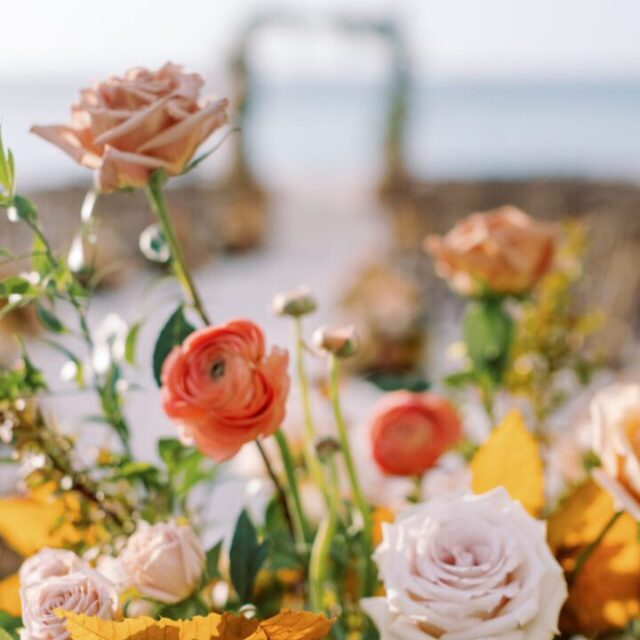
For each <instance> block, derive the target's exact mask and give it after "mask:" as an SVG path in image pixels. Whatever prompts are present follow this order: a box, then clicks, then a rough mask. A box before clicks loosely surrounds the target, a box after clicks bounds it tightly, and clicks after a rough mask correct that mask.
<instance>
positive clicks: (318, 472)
mask: <svg viewBox="0 0 640 640" xmlns="http://www.w3.org/2000/svg"><path fill="white" fill-rule="evenodd" d="M294 328H295V362H296V372H297V375H298V384H299V386H300V397H301V399H302V412H303V419H304V435H305V443H304V445H305V446H304V459H305V463H306V465H307V469H308V470H309V473H310V474H311V477H312V478H313V481H314V482H315V484H316V486H317V487H318V488H319V489H320V491H321V492H322V494H323V496H324V498H325V502H326V503H327V506H330V505H329V496H328V493H327V487H326V485H325V481H324V474H323V473H322V466H321V465H320V462H319V461H318V458H317V457H316V451H315V443H314V440H315V431H316V429H315V425H314V421H313V412H312V410H311V398H310V394H309V379H308V378H307V372H306V370H305V366H304V336H303V332H302V320H301V319H300V318H299V317H296V318H294Z"/></svg>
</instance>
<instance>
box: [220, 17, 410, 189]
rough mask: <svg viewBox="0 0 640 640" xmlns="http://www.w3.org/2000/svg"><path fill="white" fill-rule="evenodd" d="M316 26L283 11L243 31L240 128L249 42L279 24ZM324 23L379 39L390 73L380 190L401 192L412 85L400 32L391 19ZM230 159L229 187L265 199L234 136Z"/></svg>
mask: <svg viewBox="0 0 640 640" xmlns="http://www.w3.org/2000/svg"><path fill="white" fill-rule="evenodd" d="M318 24H319V23H318V22H317V21H314V20H313V19H309V18H308V17H307V16H306V15H303V14H300V13H296V12H293V11H287V10H276V11H272V12H268V13H263V14H261V15H258V16H255V17H254V18H253V19H251V20H250V22H249V23H248V24H247V25H246V27H245V28H244V30H243V32H242V34H241V36H240V38H239V39H238V44H237V46H236V49H235V52H234V53H233V54H232V58H231V72H232V76H233V84H234V87H233V96H232V105H233V109H234V111H233V114H232V118H231V119H232V122H234V123H235V124H236V126H238V127H239V128H240V129H241V130H246V129H245V126H244V125H245V124H246V122H247V121H248V119H249V117H250V114H251V106H252V104H253V96H254V82H253V80H254V75H253V72H252V70H251V65H250V61H249V52H250V48H251V44H252V43H253V42H254V40H255V38H256V37H257V35H258V34H260V33H261V32H263V31H265V30H267V29H269V28H272V27H278V26H285V27H291V28H297V29H300V28H314V27H316V26H317V25H318ZM324 24H325V25H328V26H330V27H331V28H333V29H334V30H335V31H336V32H337V33H344V34H346V35H349V36H351V37H369V38H375V39H377V40H378V41H379V42H380V43H381V44H382V45H383V46H384V47H385V49H386V50H387V54H388V57H389V60H390V64H391V74H390V77H389V78H388V83H387V97H386V103H387V104H386V117H385V122H386V125H385V132H384V139H383V148H382V149H381V153H382V154H383V158H384V170H383V174H382V177H381V191H382V192H383V193H384V192H387V191H395V190H397V189H403V188H405V187H406V185H407V184H408V175H407V165H406V161H405V155H404V133H405V126H406V119H407V118H406V116H407V103H408V93H409V85H410V73H409V68H410V64H409V55H408V51H407V47H406V43H405V39H404V36H403V34H402V30H401V29H400V27H399V26H398V24H397V23H396V21H394V20H392V19H374V18H361V17H358V18H356V17H351V16H346V15H335V16H330V17H329V18H328V19H327V20H326V21H325V22H324ZM233 144H234V149H233V158H232V164H231V170H230V173H229V176H228V180H229V186H230V187H231V188H236V189H239V190H240V191H242V190H246V192H247V193H253V194H255V196H257V195H258V194H260V195H261V197H264V195H265V192H264V189H263V188H262V187H261V186H260V184H259V182H258V180H257V178H256V177H255V175H254V174H253V172H252V170H251V167H250V164H249V161H248V150H247V139H246V136H243V135H239V136H235V138H234V143H233Z"/></svg>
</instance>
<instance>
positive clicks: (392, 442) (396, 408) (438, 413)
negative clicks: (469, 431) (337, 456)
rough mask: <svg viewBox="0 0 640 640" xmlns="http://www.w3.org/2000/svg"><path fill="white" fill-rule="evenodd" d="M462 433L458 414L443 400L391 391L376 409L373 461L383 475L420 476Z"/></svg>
mask: <svg viewBox="0 0 640 640" xmlns="http://www.w3.org/2000/svg"><path fill="white" fill-rule="evenodd" d="M461 432H462V428H461V425H460V420H459V418H458V415H457V414H456V412H455V410H454V409H453V407H452V406H451V405H450V404H449V403H448V402H447V401H446V400H444V399H443V398H440V397H438V396H436V395H433V394H431V393H410V392H409V391H394V392H392V393H389V394H387V395H386V396H385V397H384V398H383V399H382V400H381V401H380V402H379V403H378V405H377V407H376V409H375V414H374V417H373V420H372V422H371V431H370V440H371V448H372V453H373V458H374V460H375V461H376V463H377V465H378V466H379V467H380V469H381V470H382V471H383V472H384V473H386V474H389V475H394V476H417V475H421V474H423V473H424V472H425V471H426V470H427V469H429V468H430V467H431V466H433V464H434V463H435V462H436V460H437V459H438V458H439V457H440V455H441V454H442V453H443V452H444V451H445V450H446V449H448V448H449V447H450V446H451V445H453V444H455V443H456V442H457V441H458V440H459V439H460V436H461Z"/></svg>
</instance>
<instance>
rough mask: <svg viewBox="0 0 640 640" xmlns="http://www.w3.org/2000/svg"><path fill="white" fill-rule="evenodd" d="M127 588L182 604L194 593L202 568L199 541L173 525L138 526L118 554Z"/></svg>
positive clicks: (182, 527)
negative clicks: (130, 587)
mask: <svg viewBox="0 0 640 640" xmlns="http://www.w3.org/2000/svg"><path fill="white" fill-rule="evenodd" d="M119 559H120V562H121V564H122V569H123V571H124V573H125V575H126V576H127V582H128V583H129V585H130V586H132V587H134V588H135V589H137V590H138V592H139V593H140V595H142V596H145V597H147V598H151V599H153V600H157V601H158V602H163V603H165V604H175V603H176V602H180V601H181V600H185V599H186V598H188V597H189V596H190V595H192V594H193V592H194V591H195V590H196V588H197V586H198V584H199V582H200V578H201V577H202V572H203V571H204V565H205V553H204V550H203V549H202V545H201V544H200V541H199V540H198V538H197V537H196V535H195V534H194V532H193V530H192V529H191V528H190V527H188V526H180V525H178V524H176V523H175V522H159V523H157V524H154V525H153V526H151V525H149V524H148V523H146V522H141V523H140V524H139V525H138V529H137V530H136V532H135V533H134V534H133V535H132V536H131V537H130V538H129V540H127V544H126V546H125V548H124V549H123V550H122V553H121V554H120V558H119Z"/></svg>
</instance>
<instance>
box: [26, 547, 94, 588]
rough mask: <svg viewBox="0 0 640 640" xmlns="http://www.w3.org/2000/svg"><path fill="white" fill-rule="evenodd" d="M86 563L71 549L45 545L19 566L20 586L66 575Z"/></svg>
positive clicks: (81, 567) (79, 568) (84, 565)
mask: <svg viewBox="0 0 640 640" xmlns="http://www.w3.org/2000/svg"><path fill="white" fill-rule="evenodd" d="M84 567H86V564H85V563H84V562H83V561H82V560H81V559H80V558H79V557H78V556H77V555H76V554H75V553H73V551H67V550H66V549H50V548H49V547H45V548H44V549H40V551H38V553H35V554H34V555H32V556H30V557H29V558H27V559H26V560H25V561H24V562H23V563H22V566H21V567H20V573H19V576H20V586H21V587H23V588H24V587H28V586H30V585H32V584H36V583H38V582H41V581H42V580H45V579H46V578H50V577H52V576H58V577H59V576H66V575H67V574H69V573H72V572H73V571H77V570H81V569H83V568H84Z"/></svg>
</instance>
